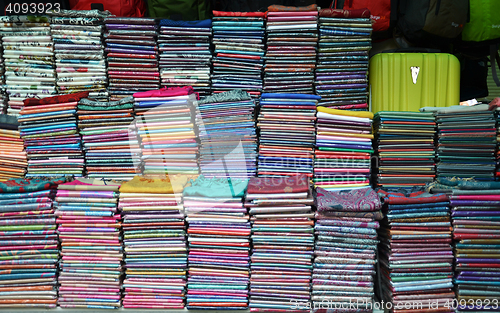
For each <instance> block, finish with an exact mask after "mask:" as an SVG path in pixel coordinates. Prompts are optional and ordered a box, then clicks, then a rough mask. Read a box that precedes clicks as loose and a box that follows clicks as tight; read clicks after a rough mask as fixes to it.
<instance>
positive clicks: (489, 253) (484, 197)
mask: <svg viewBox="0 0 500 313" xmlns="http://www.w3.org/2000/svg"><path fill="white" fill-rule="evenodd" d="M437 182H438V183H439V184H438V185H439V187H441V188H442V187H445V189H449V191H450V192H451V195H450V204H451V207H452V213H451V214H452V215H451V216H452V223H453V238H454V239H455V245H454V246H455V260H456V261H455V272H456V273H455V279H454V283H455V292H456V295H457V301H458V306H457V305H456V303H455V306H454V307H455V308H457V310H456V312H471V311H473V312H489V311H491V310H492V305H493V306H495V305H496V301H497V300H498V297H499V296H500V287H499V286H498V281H499V279H500V270H499V263H500V234H499V232H498V230H499V228H500V222H499V221H498V216H499V214H500V213H499V211H500V196H499V192H500V183H499V182H478V181H475V180H470V179H467V180H461V181H460V180H457V179H449V180H448V179H442V178H441V179H438V181H437Z"/></svg>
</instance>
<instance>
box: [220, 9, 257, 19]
mask: <svg viewBox="0 0 500 313" xmlns="http://www.w3.org/2000/svg"><path fill="white" fill-rule="evenodd" d="M212 13H213V15H214V17H217V16H241V17H266V12H226V11H215V10H214V11H212Z"/></svg>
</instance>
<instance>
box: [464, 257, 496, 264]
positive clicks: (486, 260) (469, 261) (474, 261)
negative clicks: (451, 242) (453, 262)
mask: <svg viewBox="0 0 500 313" xmlns="http://www.w3.org/2000/svg"><path fill="white" fill-rule="evenodd" d="M457 263H482V264H500V259H470V258H457Z"/></svg>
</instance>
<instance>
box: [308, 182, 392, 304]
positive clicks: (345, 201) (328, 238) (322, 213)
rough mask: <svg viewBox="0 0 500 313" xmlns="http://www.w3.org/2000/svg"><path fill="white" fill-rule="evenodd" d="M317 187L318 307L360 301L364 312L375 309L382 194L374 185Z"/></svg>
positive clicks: (315, 296)
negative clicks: (375, 280)
mask: <svg viewBox="0 0 500 313" xmlns="http://www.w3.org/2000/svg"><path fill="white" fill-rule="evenodd" d="M316 192H317V195H316V202H317V213H316V225H315V234H316V236H317V240H316V244H315V250H314V254H315V256H316V258H315V259H314V270H313V280H312V289H313V291H312V300H313V302H314V305H313V307H314V308H321V303H322V302H323V303H328V305H329V306H331V307H335V308H336V307H341V306H342V305H344V306H346V305H349V303H356V305H357V306H356V309H357V310H358V312H372V309H371V306H372V303H373V301H374V300H375V299H374V279H373V278H374V275H375V264H376V263H377V258H376V252H377V244H378V239H377V229H378V228H379V222H378V220H381V219H382V217H383V215H382V211H381V207H382V205H381V203H380V199H379V196H378V195H377V193H376V192H375V191H374V190H373V189H372V188H371V187H367V188H361V189H356V190H350V191H346V190H343V191H327V190H325V189H323V188H316ZM346 312H347V311H346Z"/></svg>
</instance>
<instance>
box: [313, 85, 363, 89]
mask: <svg viewBox="0 0 500 313" xmlns="http://www.w3.org/2000/svg"><path fill="white" fill-rule="evenodd" d="M316 88H317V89H344V88H368V84H340V85H317V86H316Z"/></svg>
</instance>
